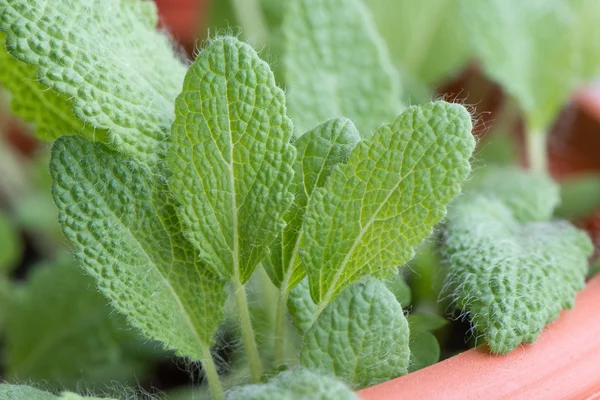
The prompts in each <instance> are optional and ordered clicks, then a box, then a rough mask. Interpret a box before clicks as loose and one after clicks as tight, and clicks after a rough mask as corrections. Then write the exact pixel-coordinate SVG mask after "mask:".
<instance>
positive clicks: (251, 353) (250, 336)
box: [233, 280, 262, 383]
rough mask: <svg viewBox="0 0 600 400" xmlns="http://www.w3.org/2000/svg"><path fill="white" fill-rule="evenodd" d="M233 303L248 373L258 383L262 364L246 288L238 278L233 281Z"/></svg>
mask: <svg viewBox="0 0 600 400" xmlns="http://www.w3.org/2000/svg"><path fill="white" fill-rule="evenodd" d="M233 284H234V291H235V304H236V306H237V311H238V314H239V316H240V327H241V329H242V341H243V343H244V348H245V349H246V356H247V357H248V364H249V365H250V375H251V376H252V380H253V381H254V382H255V383H260V380H261V377H262V364H261V362H260V356H259V355H258V347H257V346H256V338H255V336H254V329H252V322H251V321H250V311H249V310H248V300H247V298H246V289H245V288H244V285H242V284H241V283H240V281H239V280H235V281H234V283H233Z"/></svg>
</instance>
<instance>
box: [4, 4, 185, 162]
mask: <svg viewBox="0 0 600 400" xmlns="http://www.w3.org/2000/svg"><path fill="white" fill-rule="evenodd" d="M157 22H158V17H157V14H156V6H155V5H154V2H152V1H132V0H85V1H77V2H73V1H70V0H16V1H15V0H0V31H2V32H4V33H5V34H6V37H5V39H6V49H7V50H8V53H10V54H11V55H12V56H13V57H15V58H17V59H18V60H19V62H23V63H26V64H29V65H27V66H17V65H16V64H15V63H14V62H9V63H8V64H7V66H6V68H8V69H9V70H10V71H6V72H2V73H0V79H3V78H5V77H8V78H11V79H12V78H14V77H15V76H16V77H20V76H21V77H23V78H26V79H21V80H18V81H16V82H13V83H11V84H9V85H8V86H7V88H8V89H9V90H11V91H13V90H14V95H15V96H16V97H17V99H15V101H16V103H15V104H14V107H15V108H16V109H17V111H19V113H20V114H22V115H23V116H24V117H25V118H27V119H30V120H33V122H34V123H36V125H37V126H38V128H40V129H43V130H44V131H43V132H41V135H42V136H45V137H47V138H54V137H56V136H57V135H61V134H74V133H84V134H85V135H86V136H88V137H94V129H97V132H98V135H99V136H100V137H103V136H104V135H105V134H107V135H108V140H109V142H110V143H111V145H112V146H113V147H114V148H116V149H118V150H120V151H123V152H125V153H128V154H130V155H132V156H135V157H136V158H137V159H139V160H141V161H143V162H148V163H154V162H156V161H157V160H158V159H159V158H160V155H161V154H164V152H165V151H166V146H167V143H168V142H167V140H166V139H167V137H168V134H169V126H170V125H171V122H172V120H173V100H174V99H175V96H176V95H177V93H178V91H179V89H180V88H181V82H182V80H183V75H184V74H185V66H184V64H183V63H182V62H181V61H180V60H179V59H178V57H176V56H175V55H174V53H173V51H172V46H171V44H170V42H169V39H168V38H167V37H166V36H165V35H163V34H162V33H159V32H158V31H157V30H156V25H157ZM83 27H85V28H83ZM3 51H4V50H3V49H0V53H2V52H3ZM2 57H3V58H6V55H3V56H2ZM4 68H5V66H4V65H2V69H3V70H4ZM11 73H12V74H13V75H12V76H11V75H10V74H11ZM7 74H8V75H7ZM14 74H16V75H14ZM36 77H37V79H33V80H32V78H36ZM36 80H37V81H39V83H38V82H36ZM40 84H41V85H42V86H43V87H46V88H50V89H52V90H53V91H54V92H56V94H44V93H40V92H41V90H40V89H41V86H40ZM19 85H21V86H19ZM23 85H24V86H23ZM40 100H41V101H42V104H44V105H48V107H43V108H45V110H44V111H42V114H41V115H40V116H35V115H32V112H31V107H35V109H36V110H37V109H38V108H39V104H31V102H32V101H36V102H37V101H40ZM70 110H72V112H71V111H70ZM50 114H52V115H54V118H56V120H52V119H51V118H50V117H49V115H50ZM71 114H74V115H75V116H76V117H77V118H79V119H80V120H81V121H83V124H84V125H82V124H81V122H77V121H75V120H74V119H73V118H72V115H71ZM63 129H66V130H65V131H64V132H62V130H63Z"/></svg>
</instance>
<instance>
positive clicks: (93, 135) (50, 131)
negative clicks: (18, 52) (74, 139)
mask: <svg viewBox="0 0 600 400" xmlns="http://www.w3.org/2000/svg"><path fill="white" fill-rule="evenodd" d="M0 65H1V66H2V68H0V82H1V83H2V86H3V87H4V88H5V89H6V90H8V91H9V92H10V93H11V94H12V101H11V110H12V112H13V113H15V115H18V116H19V117H21V118H22V119H23V120H25V121H27V122H31V123H32V124H33V126H34V127H35V134H36V136H37V137H38V138H39V139H42V140H54V139H56V138H58V137H60V136H62V135H73V134H80V135H83V136H86V137H88V138H90V139H95V140H99V141H106V140H107V137H106V131H105V130H102V129H94V127H92V126H86V125H85V124H84V123H83V121H81V120H79V119H77V118H76V117H75V116H74V115H73V105H72V104H71V103H69V101H68V100H67V97H66V96H64V95H60V94H58V93H57V92H55V91H52V90H48V88H46V87H44V86H43V85H41V84H40V83H39V82H38V80H37V71H36V68H35V67H34V66H31V65H29V64H25V63H24V62H21V61H19V60H17V59H16V58H14V57H13V56H11V55H10V54H8V51H7V50H6V44H5V35H4V33H2V32H0Z"/></svg>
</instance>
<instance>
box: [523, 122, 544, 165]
mask: <svg viewBox="0 0 600 400" xmlns="http://www.w3.org/2000/svg"><path fill="white" fill-rule="evenodd" d="M525 138H526V141H527V143H526V147H527V161H528V162H529V168H530V169H532V170H533V171H537V172H542V173H547V172H548V153H547V149H546V135H545V134H543V133H542V132H536V131H533V132H527V134H526V135H525Z"/></svg>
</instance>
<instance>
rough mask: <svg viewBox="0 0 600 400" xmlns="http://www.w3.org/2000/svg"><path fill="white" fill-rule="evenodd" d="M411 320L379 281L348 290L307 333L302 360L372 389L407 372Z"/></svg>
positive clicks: (310, 366)
mask: <svg viewBox="0 0 600 400" xmlns="http://www.w3.org/2000/svg"><path fill="white" fill-rule="evenodd" d="M408 339H409V332H408V323H407V322H406V318H405V317H404V314H403V312H402V307H401V306H400V304H399V303H398V301H396V298H395V297H394V295H393V294H392V292H390V291H389V290H388V289H387V288H386V286H385V285H384V284H383V283H382V282H379V281H377V280H375V279H372V278H369V279H367V280H366V281H365V282H362V283H356V284H354V285H352V286H351V287H348V288H346V289H345V290H344V291H343V292H342V293H340V295H339V296H338V297H337V298H336V299H335V300H334V301H333V302H332V303H331V304H329V305H328V306H327V307H326V308H325V310H324V311H323V312H322V313H321V315H320V316H319V318H318V319H317V321H316V322H315V323H314V324H313V326H312V327H311V328H310V329H309V330H308V332H306V334H305V335H304V346H303V347H302V352H301V353H300V364H301V365H302V366H304V367H306V368H308V369H311V370H316V371H321V372H323V373H329V374H335V375H336V376H338V377H340V378H342V379H343V380H344V381H345V382H348V383H350V384H351V385H352V386H353V387H359V388H360V387H366V386H370V385H373V384H376V383H379V382H383V381H387V380H389V379H392V378H395V377H397V376H400V375H404V374H406V372H407V368H408V363H409V356H410V351H409V347H408Z"/></svg>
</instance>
